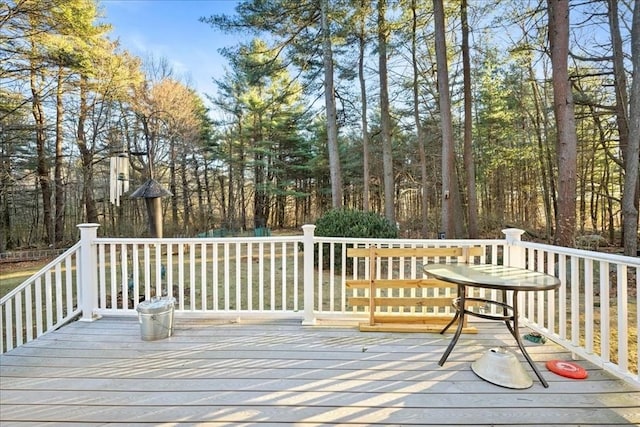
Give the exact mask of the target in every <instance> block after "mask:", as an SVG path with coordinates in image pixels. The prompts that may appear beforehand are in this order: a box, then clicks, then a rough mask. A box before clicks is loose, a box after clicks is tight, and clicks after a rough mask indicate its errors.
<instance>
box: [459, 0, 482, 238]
mask: <svg viewBox="0 0 640 427" xmlns="http://www.w3.org/2000/svg"><path fill="white" fill-rule="evenodd" d="M460 16H461V24H462V73H463V86H464V155H463V157H464V169H465V172H466V181H467V218H468V220H469V237H470V238H472V239H475V238H477V237H478V196H477V195H476V168H475V161H474V158H473V145H472V144H473V141H472V134H471V130H472V128H473V117H472V115H471V106H472V102H473V100H472V98H471V60H470V58H469V24H468V23H467V0H462V2H461V3H460Z"/></svg>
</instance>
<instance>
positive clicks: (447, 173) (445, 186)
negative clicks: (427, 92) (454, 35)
mask: <svg viewBox="0 0 640 427" xmlns="http://www.w3.org/2000/svg"><path fill="white" fill-rule="evenodd" d="M433 14H434V24H435V42H436V63H437V67H438V98H439V106H440V124H441V128H442V228H443V230H444V232H445V233H446V237H447V238H455V237H456V236H455V222H454V218H453V213H454V209H453V208H454V204H453V203H454V199H453V192H454V191H457V183H456V179H455V169H454V168H455V164H454V151H453V149H454V147H453V125H452V123H451V98H450V95H449V69H448V66H447V45H446V41H445V26H444V6H443V4H442V0H433Z"/></svg>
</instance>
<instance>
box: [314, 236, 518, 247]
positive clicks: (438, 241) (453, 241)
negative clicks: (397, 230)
mask: <svg viewBox="0 0 640 427" xmlns="http://www.w3.org/2000/svg"><path fill="white" fill-rule="evenodd" d="M314 240H316V241H317V242H327V243H331V242H333V243H362V244H367V243H369V244H373V243H384V244H389V245H404V246H406V245H412V244H417V245H435V246H451V245H455V246H460V245H469V246H473V245H495V244H505V243H506V241H505V240H504V239H405V238H396V239H379V238H355V237H324V236H315V237H314Z"/></svg>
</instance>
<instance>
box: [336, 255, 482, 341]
mask: <svg viewBox="0 0 640 427" xmlns="http://www.w3.org/2000/svg"><path fill="white" fill-rule="evenodd" d="M483 255H484V249H483V248H482V247H480V246H469V247H450V248H378V247H376V246H371V247H369V248H348V249H347V257H348V258H353V263H354V269H355V268H358V267H359V266H360V265H361V264H364V265H365V268H366V266H367V265H368V268H369V271H368V273H369V274H368V278H367V279H352V280H346V281H345V286H346V288H347V289H351V290H353V293H354V295H353V296H351V297H349V298H348V300H347V302H348V304H349V305H350V306H351V307H353V308H354V310H356V311H357V310H360V311H368V313H369V321H368V322H363V323H360V325H359V327H360V330H361V331H381V332H440V330H442V328H443V327H444V326H445V325H446V324H447V323H448V322H449V321H450V320H451V319H452V318H453V316H454V311H453V310H452V309H451V307H452V301H453V299H454V298H455V297H456V296H457V295H456V289H457V288H456V286H455V285H453V284H451V283H447V282H445V281H442V280H439V279H435V278H429V277H423V273H422V268H420V269H419V270H420V271H415V273H416V276H419V277H420V278H416V279H404V278H387V279H383V278H382V277H383V273H385V272H383V271H381V270H383V267H384V266H385V264H386V266H387V270H393V269H397V268H398V267H397V266H398V265H400V263H404V262H406V261H407V260H408V261H410V262H411V263H413V265H414V269H415V265H416V264H417V263H418V261H420V260H421V261H422V263H421V265H420V266H422V265H425V264H426V263H428V262H433V260H434V259H436V258H443V257H444V258H445V259H446V260H447V261H451V260H455V261H457V262H470V261H473V258H474V257H480V256H483ZM362 260H364V263H363V262H362ZM383 260H386V263H383V262H382V261H383ZM394 265H396V267H395V268H394V267H393V266H394ZM386 275H387V277H389V276H393V271H392V272H389V271H386ZM407 294H408V295H407ZM463 332H465V333H476V332H477V330H476V328H474V327H469V326H467V325H464V329H463Z"/></svg>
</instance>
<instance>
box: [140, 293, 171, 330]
mask: <svg viewBox="0 0 640 427" xmlns="http://www.w3.org/2000/svg"><path fill="white" fill-rule="evenodd" d="M175 304H176V299H175V298H173V297H153V298H151V299H150V300H149V301H142V302H141V303H140V304H138V306H137V307H136V311H137V312H138V319H139V321H140V334H141V336H142V339H143V340H144V341H155V340H160V339H163V338H168V337H170V336H171V335H172V334H173V313H174V309H175Z"/></svg>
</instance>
